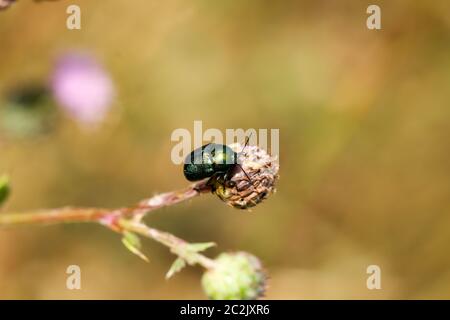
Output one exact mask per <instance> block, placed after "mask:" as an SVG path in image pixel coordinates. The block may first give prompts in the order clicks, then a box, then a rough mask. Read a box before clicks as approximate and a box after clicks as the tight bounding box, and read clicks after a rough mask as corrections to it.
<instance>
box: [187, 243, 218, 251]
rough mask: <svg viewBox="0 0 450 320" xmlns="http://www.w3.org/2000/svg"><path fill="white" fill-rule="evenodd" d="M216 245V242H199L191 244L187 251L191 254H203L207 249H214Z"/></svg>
mask: <svg viewBox="0 0 450 320" xmlns="http://www.w3.org/2000/svg"><path fill="white" fill-rule="evenodd" d="M215 245H216V244H215V243H214V242H199V243H190V244H188V245H187V248H186V250H188V251H191V252H202V251H205V250H206V249H209V248H211V247H214V246H215Z"/></svg>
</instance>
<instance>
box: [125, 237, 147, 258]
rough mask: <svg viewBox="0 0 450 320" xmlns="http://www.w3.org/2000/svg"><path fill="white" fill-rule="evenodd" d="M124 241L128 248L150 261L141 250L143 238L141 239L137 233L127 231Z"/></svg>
mask: <svg viewBox="0 0 450 320" xmlns="http://www.w3.org/2000/svg"><path fill="white" fill-rule="evenodd" d="M122 243H123V245H124V246H125V247H126V248H127V249H128V250H130V251H131V252H132V253H134V254H135V255H137V256H138V257H139V258H141V259H142V260H144V261H146V262H149V261H148V258H147V257H146V256H145V255H144V254H143V253H142V251H141V239H139V237H138V236H137V235H136V234H134V233H132V232H129V231H125V232H124V233H123V237H122Z"/></svg>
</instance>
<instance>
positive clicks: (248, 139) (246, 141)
mask: <svg viewBox="0 0 450 320" xmlns="http://www.w3.org/2000/svg"><path fill="white" fill-rule="evenodd" d="M252 133H253V132H250V134H249V135H248V136H247V138H246V139H245V144H244V147H243V148H242V150H241V153H242V152H243V151H244V150H245V147H247V145H248V142H249V141H250V137H251V136H252ZM237 165H238V166H239V168H241V170H242V172H244V174H245V176H246V177H247V179H248V181H250V183H251V184H252V185H253V181H252V179H251V178H250V177H249V176H248V174H247V172H245V170H244V168H242V166H241V165H240V164H239V163H238V164H237Z"/></svg>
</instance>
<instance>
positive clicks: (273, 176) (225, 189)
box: [213, 143, 279, 209]
mask: <svg viewBox="0 0 450 320" xmlns="http://www.w3.org/2000/svg"><path fill="white" fill-rule="evenodd" d="M230 148H231V149H233V151H235V152H237V153H238V163H239V164H240V165H241V167H242V169H243V170H241V169H240V168H239V167H237V168H236V171H235V172H234V174H233V175H232V177H227V178H226V180H224V179H222V180H220V179H217V180H216V181H214V189H213V193H215V194H216V195H217V196H218V197H219V198H220V199H222V200H223V201H225V202H226V203H227V204H229V205H231V206H233V207H235V208H239V209H248V208H251V207H253V206H256V205H257V204H258V203H260V202H261V201H262V200H264V199H266V198H267V197H268V196H269V195H270V194H271V193H274V192H275V182H276V181H277V179H278V170H279V165H278V162H277V159H276V157H272V156H270V155H269V154H267V152H266V151H265V150H263V149H260V148H259V147H257V146H246V147H245V148H244V146H243V145H241V144H239V143H235V144H232V145H230ZM241 151H242V152H241ZM244 171H245V172H244ZM247 176H248V177H247ZM249 178H250V180H249Z"/></svg>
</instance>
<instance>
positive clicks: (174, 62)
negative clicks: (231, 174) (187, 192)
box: [0, 0, 450, 299]
mask: <svg viewBox="0 0 450 320" xmlns="http://www.w3.org/2000/svg"><path fill="white" fill-rule="evenodd" d="M70 4H77V5H79V6H80V8H81V13H82V16H81V19H82V29H81V30H68V29H67V28H66V19H67V16H68V15H67V14H66V8H67V6H68V5H70ZM370 4H375V3H374V2H372V1H370V2H369V1H325V0H323V1H317V0H316V1H263V0H247V1H238V0H232V1H208V0H189V1H181V0H167V1H156V0H133V1H120V0H109V1H87V0H86V1H81V0H76V1H75V0H74V1H40V2H32V1H27V0H18V1H17V2H16V3H15V4H14V5H13V6H12V7H10V8H8V9H7V10H4V11H0V94H1V96H0V109H3V110H5V108H7V101H8V95H9V94H10V92H11V91H14V90H19V91H20V88H23V87H27V86H30V84H32V85H36V84H45V83H46V82H47V81H48V78H49V74H50V73H51V70H52V68H53V65H54V61H55V59H56V57H58V55H59V54H60V53H61V52H65V51H67V50H83V51H87V52H90V53H91V54H92V55H94V56H95V57H96V58H97V59H98V61H100V62H101V64H102V65H103V67H104V68H105V70H107V72H108V73H109V75H110V76H111V79H112V81H113V82H114V86H115V90H116V95H115V99H114V102H113V103H112V105H111V110H110V112H109V113H108V114H107V116H106V118H105V119H104V121H103V122H102V123H101V124H100V125H98V126H96V127H95V128H93V127H86V126H83V125H80V124H79V123H77V122H76V121H75V120H74V119H72V118H70V117H68V116H67V115H66V114H60V113H58V114H57V115H52V117H51V118H49V119H50V120H48V119H47V121H48V123H47V124H46V125H45V130H41V131H39V130H35V131H36V132H35V131H33V130H31V131H32V134H16V133H17V132H15V131H14V130H12V131H8V125H7V124H6V125H5V124H3V127H2V131H0V132H1V134H0V172H6V173H8V174H9V175H10V177H11V180H12V188H13V190H12V194H11V197H10V199H9V201H8V202H7V203H6V205H5V206H4V207H3V208H2V209H1V211H2V212H10V211H26V210H30V209H37V208H49V207H59V206H65V205H69V204H70V205H76V206H102V207H103V206H106V207H115V206H123V205H127V204H132V203H135V202H136V201H138V200H139V199H141V198H144V197H148V196H150V195H153V194H155V193H158V192H164V191H168V190H174V189H177V188H182V187H184V186H185V185H186V184H187V182H186V181H185V180H184V177H183V174H182V168H181V167H180V166H176V165H174V164H172V162H171V161H170V151H171V148H172V147H173V146H174V143H172V142H171V141H170V135H171V133H172V131H173V130H174V129H176V128H187V129H189V130H192V128H193V121H194V120H202V121H203V124H204V127H205V128H219V129H225V128H268V129H270V128H279V129H280V165H281V171H280V176H281V178H280V181H279V184H278V192H277V194H275V195H274V196H272V197H271V198H270V199H269V200H267V201H266V202H265V203H263V204H261V205H259V206H257V207H256V208H255V209H254V210H253V211H252V212H242V211H239V210H236V209H233V208H230V207H228V206H226V205H225V204H223V203H222V202H220V201H219V200H218V199H217V198H215V197H214V196H212V195H211V196H209V195H206V196H203V197H202V198H197V199H194V200H193V201H191V202H189V203H183V204H180V205H177V206H173V207H170V208H167V209H163V210H159V211H157V212H155V213H154V214H152V215H151V216H149V217H148V219H147V222H148V223H149V224H150V225H152V226H154V227H157V228H159V229H162V230H167V231H170V232H172V233H174V234H176V235H178V236H180V237H182V238H185V239H187V240H188V241H192V242H202V241H215V242H216V243H218V246H217V247H216V248H214V249H210V250H209V251H208V252H207V254H208V255H209V256H214V255H216V254H218V253H220V252H222V251H226V250H245V251H249V252H251V253H253V254H255V255H257V256H258V257H260V258H261V260H262V261H263V262H264V265H265V266H266V268H267V270H268V272H269V273H270V281H269V288H268V291H267V294H266V298H270V299H316V298H325V299H328V298H335V299H344V298H349V299H353V298H361V299H378V298H387V299H403V298H405V299H417V298H425V299H428V298H438V299H440V298H447V299H448V298H450V255H449V244H450V215H449V213H450V212H449V211H450V206H449V205H450V202H449V199H450V194H449V193H450V187H449V181H450V152H449V139H450V135H449V134H450V122H449V120H450V108H449V101H450V90H449V85H450V55H449V52H450V16H449V14H448V9H449V7H448V1H445V0H442V1H439V0H436V1H419V0H418V1H406V0H405V1H401V0H396V1H376V4H378V5H379V6H380V7H381V10H382V30H379V31H376V30H368V29H367V28H366V18H367V17H368V15H367V14H366V8H367V6H368V5H370ZM17 88H19V89H17ZM39 104H45V105H48V106H49V108H55V106H52V104H53V102H49V101H48V100H44V101H39V102H37V105H39ZM3 122H5V121H3ZM19 131H20V130H19ZM38 131H39V132H38ZM20 132H21V131H20ZM0 214H1V212H0ZM144 245H145V248H144V252H145V253H146V254H147V255H148V256H149V258H150V263H149V264H146V263H144V262H143V261H141V260H140V259H139V258H137V257H136V256H134V255H132V254H131V253H129V252H128V251H127V250H126V249H125V248H124V247H123V246H122V244H121V242H120V237H119V236H118V235H117V234H114V233H112V232H110V231H108V230H106V229H104V228H102V227H100V226H97V225H89V224H78V225H56V226H47V227H34V226H30V227H20V228H11V229H10V228H8V229H2V230H0V298H2V299H47V298H52V299H55V298H56V299H81V298H86V299H93V298H97V299H107V298H111V299H183V298H189V299H204V298H205V296H204V294H203V292H202V290H201V286H200V277H201V272H202V271H201V269H200V268H192V267H190V268H186V269H185V270H183V271H182V272H181V273H180V274H177V275H176V276H174V278H172V279H170V280H168V281H167V280H165V279H164V274H165V272H166V271H167V269H168V268H169V266H170V264H171V262H172V261H173V259H174V256H173V255H171V254H170V253H169V252H168V250H167V249H166V248H164V247H162V246H160V245H159V244H157V243H155V242H152V241H150V240H144ZM71 264H77V265H79V266H80V267H81V270H82V290H79V291H77V290H74V291H70V290H67V289H66V286H65V283H66V277H67V275H66V273H65V272H66V268H67V266H68V265H71ZM372 264H375V265H379V266H380V267H381V270H382V280H381V281H382V282H381V284H382V289H381V290H368V289H367V287H366V279H367V277H368V275H367V274H366V268H367V266H369V265H372Z"/></svg>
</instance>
